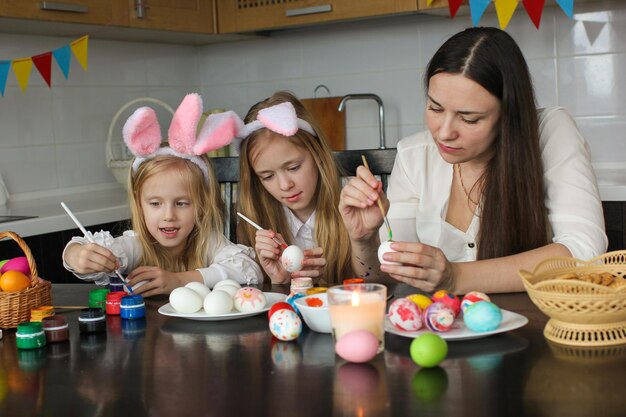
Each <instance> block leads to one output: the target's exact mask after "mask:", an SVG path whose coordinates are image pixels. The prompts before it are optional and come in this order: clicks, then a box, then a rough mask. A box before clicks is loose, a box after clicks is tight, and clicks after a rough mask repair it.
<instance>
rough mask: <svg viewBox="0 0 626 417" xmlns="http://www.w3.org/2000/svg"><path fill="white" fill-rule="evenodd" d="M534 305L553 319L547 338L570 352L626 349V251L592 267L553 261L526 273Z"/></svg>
mask: <svg viewBox="0 0 626 417" xmlns="http://www.w3.org/2000/svg"><path fill="white" fill-rule="evenodd" d="M519 274H520V276H521V277H522V281H523V283H524V287H525V288H526V291H527V292H528V295H529V297H530V299H531V300H532V301H533V303H535V305H537V307H539V309H540V310H541V311H542V312H544V313H545V314H546V315H547V316H549V317H550V320H549V321H548V323H547V324H546V327H545V329H544V332H543V333H544V336H545V337H546V338H547V339H548V340H551V341H553V342H556V343H560V344H564V345H570V346H615V345H620V344H624V343H626V279H625V278H624V275H626V251H616V252H609V253H605V254H604V255H601V256H598V257H597V258H593V259H591V260H589V261H581V260H579V259H575V258H565V257H558V258H549V259H546V260H544V261H542V262H540V263H539V264H538V265H537V266H536V267H535V270H534V271H533V272H527V271H520V272H519Z"/></svg>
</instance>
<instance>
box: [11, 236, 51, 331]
mask: <svg viewBox="0 0 626 417" xmlns="http://www.w3.org/2000/svg"><path fill="white" fill-rule="evenodd" d="M7 237H9V238H11V239H13V240H14V241H15V242H16V243H17V244H18V245H19V246H20V248H21V249H22V251H23V252H24V255H25V256H26V259H28V266H29V267H30V272H31V274H30V276H31V281H30V285H29V286H28V287H27V288H25V289H23V290H21V291H14V292H2V291H0V327H1V328H3V329H7V328H14V327H17V325H18V324H19V323H22V322H25V321H30V311H31V310H32V309H33V308H35V307H41V306H44V305H52V284H51V283H50V282H49V281H46V280H44V279H41V278H39V276H38V275H37V265H36V264H35V259H34V258H33V255H32V254H31V252H30V248H29V247H28V245H27V244H26V242H24V240H22V238H21V237H19V235H18V234H17V233H14V232H0V239H4V238H7Z"/></svg>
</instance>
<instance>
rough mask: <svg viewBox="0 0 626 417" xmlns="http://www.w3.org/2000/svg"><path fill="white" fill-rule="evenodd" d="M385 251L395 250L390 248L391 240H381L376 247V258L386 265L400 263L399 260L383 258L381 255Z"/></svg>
mask: <svg viewBox="0 0 626 417" xmlns="http://www.w3.org/2000/svg"><path fill="white" fill-rule="evenodd" d="M387 252H395V250H393V249H391V240H388V241H386V242H383V243H381V244H380V246H379V247H378V260H379V261H380V263H381V264H386V265H402V264H401V263H400V262H391V261H386V260H384V259H383V255H384V254H385V253H387Z"/></svg>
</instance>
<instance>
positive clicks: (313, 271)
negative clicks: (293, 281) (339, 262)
mask: <svg viewBox="0 0 626 417" xmlns="http://www.w3.org/2000/svg"><path fill="white" fill-rule="evenodd" d="M322 255H324V249H322V248H313V249H305V250H304V260H303V261H302V269H301V270H299V271H296V272H292V273H291V278H301V277H311V278H313V283H317V281H319V279H320V277H321V276H322V275H323V274H324V267H325V266H326V258H323V257H322Z"/></svg>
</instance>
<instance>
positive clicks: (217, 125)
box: [122, 93, 243, 182]
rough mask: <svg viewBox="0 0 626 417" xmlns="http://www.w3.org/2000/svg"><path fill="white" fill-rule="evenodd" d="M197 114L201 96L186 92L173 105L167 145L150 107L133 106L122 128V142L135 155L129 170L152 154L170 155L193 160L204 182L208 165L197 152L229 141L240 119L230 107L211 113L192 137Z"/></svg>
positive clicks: (200, 112) (237, 129) (198, 116)
mask: <svg viewBox="0 0 626 417" xmlns="http://www.w3.org/2000/svg"><path fill="white" fill-rule="evenodd" d="M201 116H202V98H201V97H200V96H199V95H198V94H195V93H193V94H187V95H186V96H185V98H183V101H182V102H181V103H180V105H179V106H178V109H176V112H175V113H174V117H173V118H172V123H171V124H170V127H169V130H168V132H167V133H168V142H169V146H168V147H161V142H162V138H161V127H160V126H159V122H158V120H157V117H156V113H155V112H154V110H153V109H151V108H150V107H140V108H138V109H137V110H135V112H134V113H133V114H132V115H131V116H130V117H129V118H128V120H127V121H126V123H125V124H124V129H123V131H122V136H123V137H124V142H125V143H126V145H127V146H128V149H130V151H131V152H132V153H133V155H135V160H134V161H133V166H132V169H133V172H135V171H137V168H139V166H140V165H141V164H142V163H144V162H145V161H147V160H148V159H151V158H154V157H155V156H159V155H173V156H177V157H179V158H184V159H187V160H189V161H191V162H193V163H194V164H196V165H197V166H198V167H199V168H200V170H202V174H204V178H205V180H206V181H207V182H208V180H209V173H208V167H207V165H206V163H205V161H204V160H203V159H202V158H201V157H200V155H202V154H205V153H207V152H209V151H212V150H215V149H219V148H221V147H223V146H226V145H228V144H229V143H230V142H232V140H233V139H234V138H235V136H237V132H238V131H239V130H240V129H241V128H242V127H243V122H242V121H241V119H240V118H239V116H237V114H235V113H234V112H232V111H227V112H224V113H217V114H211V115H209V117H208V118H207V119H206V121H205V122H204V125H203V126H202V129H201V130H200V132H199V133H198V135H197V137H196V130H197V128H198V122H199V121H200V117H201Z"/></svg>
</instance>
